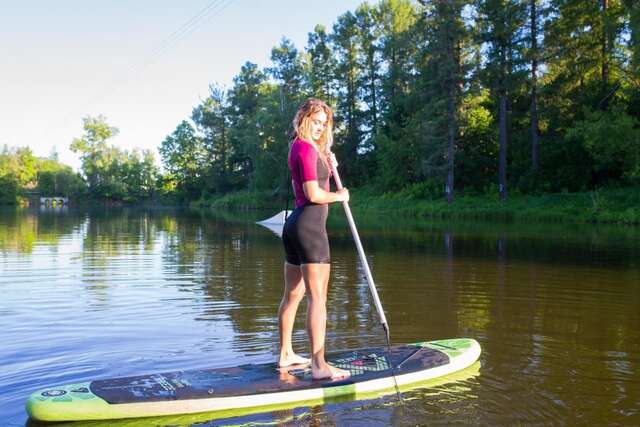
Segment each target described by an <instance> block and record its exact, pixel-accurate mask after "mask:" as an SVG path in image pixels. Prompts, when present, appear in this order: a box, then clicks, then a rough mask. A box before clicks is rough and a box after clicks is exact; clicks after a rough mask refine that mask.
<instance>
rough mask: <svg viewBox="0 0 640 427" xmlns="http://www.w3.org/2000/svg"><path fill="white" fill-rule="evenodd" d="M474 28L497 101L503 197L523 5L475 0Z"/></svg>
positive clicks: (503, 196)
mask: <svg viewBox="0 0 640 427" xmlns="http://www.w3.org/2000/svg"><path fill="white" fill-rule="evenodd" d="M476 8H477V12H478V20H477V29H478V37H479V41H480V42H481V43H483V44H484V47H485V49H486V66H485V69H484V73H483V74H484V77H485V80H486V82H487V85H488V86H489V87H491V88H492V89H493V90H494V91H495V94H496V98H497V101H498V134H499V147H500V148H499V165H498V192H499V194H500V199H501V200H505V199H506V198H507V194H508V192H507V142H508V140H509V125H508V122H509V118H508V107H509V95H510V92H514V91H515V88H516V86H517V84H518V80H519V77H521V76H518V72H519V71H520V72H521V71H522V65H523V63H524V61H523V55H522V48H523V46H522V44H521V42H520V41H521V40H522V37H520V32H521V30H522V28H523V23H524V21H525V18H524V16H525V15H524V14H525V10H524V8H523V4H522V3H520V2H518V1H517V0H478V1H476Z"/></svg>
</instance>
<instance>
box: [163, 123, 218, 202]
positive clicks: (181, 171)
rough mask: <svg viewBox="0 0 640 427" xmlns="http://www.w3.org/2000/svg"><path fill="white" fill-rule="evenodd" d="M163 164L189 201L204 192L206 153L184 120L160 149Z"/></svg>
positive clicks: (201, 143)
mask: <svg viewBox="0 0 640 427" xmlns="http://www.w3.org/2000/svg"><path fill="white" fill-rule="evenodd" d="M159 151H160V156H161V157H162V163H163V164H164V167H165V169H166V170H167V172H169V173H170V174H171V176H172V177H173V179H175V181H176V188H177V190H178V191H179V192H180V193H181V194H182V195H183V196H184V197H186V198H188V199H191V200H193V199H195V198H197V197H199V196H200V193H201V191H202V179H203V176H204V174H205V162H204V159H205V158H206V153H205V149H204V144H203V141H202V139H201V138H198V137H197V136H196V131H195V129H194V128H193V126H191V124H190V123H189V122H187V121H186V120H183V121H182V122H181V123H180V124H179V125H178V126H177V127H176V129H175V130H174V131H173V133H172V134H171V135H168V136H167V137H166V138H165V139H164V141H162V144H161V145H160V148H159Z"/></svg>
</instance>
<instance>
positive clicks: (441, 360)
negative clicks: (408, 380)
mask: <svg viewBox="0 0 640 427" xmlns="http://www.w3.org/2000/svg"><path fill="white" fill-rule="evenodd" d="M328 361H329V363H331V364H333V365H334V366H337V367H339V368H342V369H347V370H349V371H350V372H351V376H350V377H349V378H347V379H344V380H339V381H336V380H331V379H326V380H314V379H312V378H311V369H310V368H300V367H297V368H296V367H291V368H290V369H286V368H285V369H280V370H279V369H278V368H277V367H276V365H275V364H274V363H267V364H249V365H242V366H238V367H233V368H218V369H203V370H189V371H177V372H168V373H161V374H153V375H142V376H135V377H126V378H115V379H108V380H98V381H93V382H91V385H90V389H91V392H93V394H95V395H96V396H98V397H100V398H102V399H104V400H105V401H107V402H108V403H111V404H117V403H132V402H150V401H165V400H181V399H200V398H210V397H214V396H215V397H227V396H240V395H246V394H262V393H272V392H279V391H285V390H300V389H305V388H310V387H319V386H322V387H335V386H340V385H344V384H350V383H353V382H355V381H367V380H370V379H375V378H381V377H385V376H388V375H389V371H390V370H391V368H390V367H391V366H393V367H394V368H395V367H397V366H398V365H400V364H402V365H400V368H399V369H396V370H397V372H396V374H400V373H406V372H411V371H415V370H423V369H428V368H432V367H436V366H441V365H445V364H447V363H449V357H448V356H447V355H446V354H445V353H443V352H442V351H439V350H436V349H432V348H426V347H417V346H411V345H404V346H398V347H392V350H391V352H389V351H388V350H386V349H384V348H373V349H367V350H365V351H362V350H358V351H350V352H346V353H340V354H337V355H334V356H333V357H330V358H329V360H328ZM403 362H404V363H403Z"/></svg>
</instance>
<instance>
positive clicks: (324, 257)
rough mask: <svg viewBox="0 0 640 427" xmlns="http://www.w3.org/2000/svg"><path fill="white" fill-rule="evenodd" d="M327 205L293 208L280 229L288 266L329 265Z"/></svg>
mask: <svg viewBox="0 0 640 427" xmlns="http://www.w3.org/2000/svg"><path fill="white" fill-rule="evenodd" d="M328 214H329V205H306V206H300V207H298V208H295V210H294V211H293V213H292V214H291V215H289V217H288V218H287V221H286V222H285V223H284V228H283V229H282V243H283V244H284V252H285V259H286V261H287V262H288V263H289V264H293V265H301V264H329V263H330V262H331V257H330V254H329V238H328V237H327V228H326V225H327V215H328Z"/></svg>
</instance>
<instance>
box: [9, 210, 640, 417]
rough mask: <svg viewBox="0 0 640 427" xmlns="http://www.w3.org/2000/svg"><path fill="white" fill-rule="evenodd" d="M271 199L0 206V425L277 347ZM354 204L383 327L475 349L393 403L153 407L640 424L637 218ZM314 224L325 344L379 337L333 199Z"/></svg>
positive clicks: (405, 336)
mask: <svg viewBox="0 0 640 427" xmlns="http://www.w3.org/2000/svg"><path fill="white" fill-rule="evenodd" d="M273 213H274V212H249V213H241V214H238V213H201V212H194V211H178V210H138V209H108V210H99V211H73V210H65V211H37V210H3V211H0V331H1V332H0V333H1V337H2V340H1V343H2V345H1V346H0V425H2V426H23V425H25V424H28V421H27V416H26V413H25V411H24V407H23V405H24V401H25V399H26V398H27V397H28V396H29V394H30V393H31V392H33V391H35V390H37V389H40V388H44V387H47V386H52V385H56V384H64V383H73V382H81V381H87V380H91V379H97V378H107V377H117V376H128V375H135V374H141V373H152V372H160V371H167V370H177V369H192V368H206V367H226V366H235V365H239V364H244V363H265V362H270V361H273V360H275V353H276V351H277V341H278V336H277V318H276V310H277V307H278V304H279V301H280V297H281V292H282V261H283V253H282V248H281V241H280V239H279V238H278V237H277V236H276V235H275V234H273V233H272V232H271V231H269V230H268V229H265V228H263V227H261V226H259V225H256V224H255V223H254V221H256V220H258V219H262V218H266V217H268V216H270V215H272V214H273ZM355 214H356V220H357V221H358V224H359V230H360V234H361V237H362V240H363V244H364V247H365V251H366V252H367V254H368V257H369V262H370V265H371V269H372V271H373V275H374V277H375V279H376V284H377V287H378V291H379V294H380V298H381V301H382V305H383V307H384V309H385V312H386V315H387V320H388V323H389V326H390V329H391V338H392V342H393V343H407V342H415V341H423V340H432V339H442V338H453V337H471V338H475V339H476V340H478V341H479V343H480V345H481V346H482V350H483V353H482V355H481V358H480V363H479V364H478V365H477V366H475V367H474V368H471V369H469V370H467V371H466V372H463V373H462V374H461V375H460V376H459V377H457V378H452V379H451V380H450V381H448V382H445V383H438V384H436V383H434V384H433V385H432V386H431V387H427V388H421V389H414V390H410V391H407V392H405V393H404V401H405V402H404V405H400V404H399V403H398V402H397V401H396V398H395V395H393V394H392V395H390V396H386V397H379V398H372V399H370V400H364V401H345V402H334V403H328V404H325V405H319V406H311V407H309V406H306V407H304V406H303V407H300V408H296V409H292V410H286V411H275V412H268V413H260V414H253V415H246V416H241V417H233V418H222V419H208V418H207V416H202V415H200V416H197V417H191V418H189V417H182V418H173V419H172V418H167V419H166V420H159V421H155V422H154V424H152V425H174V426H175V425H202V426H209V425H211V426H213V425H228V424H234V425H235V424H244V425H274V424H282V425H350V426H351V425H358V426H376V425H377V426H386V425H407V426H408V425H442V424H482V425H514V424H518V425H521V424H537V425H540V424H572V425H576V424H577V425H639V424H640V228H637V227H636V228H633V227H614V226H609V227H603V226H592V225H559V224H557V225H538V224H534V225H527V224H486V223H484V224H483V223H465V224H460V223H452V224H445V223H431V222H425V221H415V220H407V219H403V218H388V217H387V218H377V217H375V216H370V215H367V216H359V215H358V212H356V213H355ZM329 230H330V238H331V245H332V259H333V264H332V279H331V284H330V291H329V303H328V306H329V313H328V331H327V348H328V350H336V351H337V350H348V349H353V348H362V347H370V346H381V345H384V344H385V340H384V335H383V332H382V328H381V327H380V323H379V321H378V317H377V314H376V311H375V308H374V306H373V305H372V303H371V297H370V294H369V290H368V286H367V284H366V281H365V278H364V276H363V273H362V269H361V267H360V264H359V262H358V259H357V254H356V251H355V247H354V245H353V242H352V240H351V237H350V234H349V230H348V227H347V225H346V223H345V221H344V219H343V215H342V213H341V212H340V210H339V209H335V210H332V212H331V218H330V223H329ZM304 311H305V308H304V305H303V306H301V308H300V310H299V315H298V322H297V325H296V332H295V334H294V347H295V348H296V349H298V350H299V351H300V352H302V353H306V348H307V341H306V334H305V332H304ZM74 425H75V426H81V425H99V424H98V423H86V424H83V423H77V424H74ZM106 425H116V426H118V425H122V426H124V425H127V426H133V425H145V424H144V423H142V424H141V423H140V422H131V421H125V422H121V423H115V422H111V423H109V424H106Z"/></svg>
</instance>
